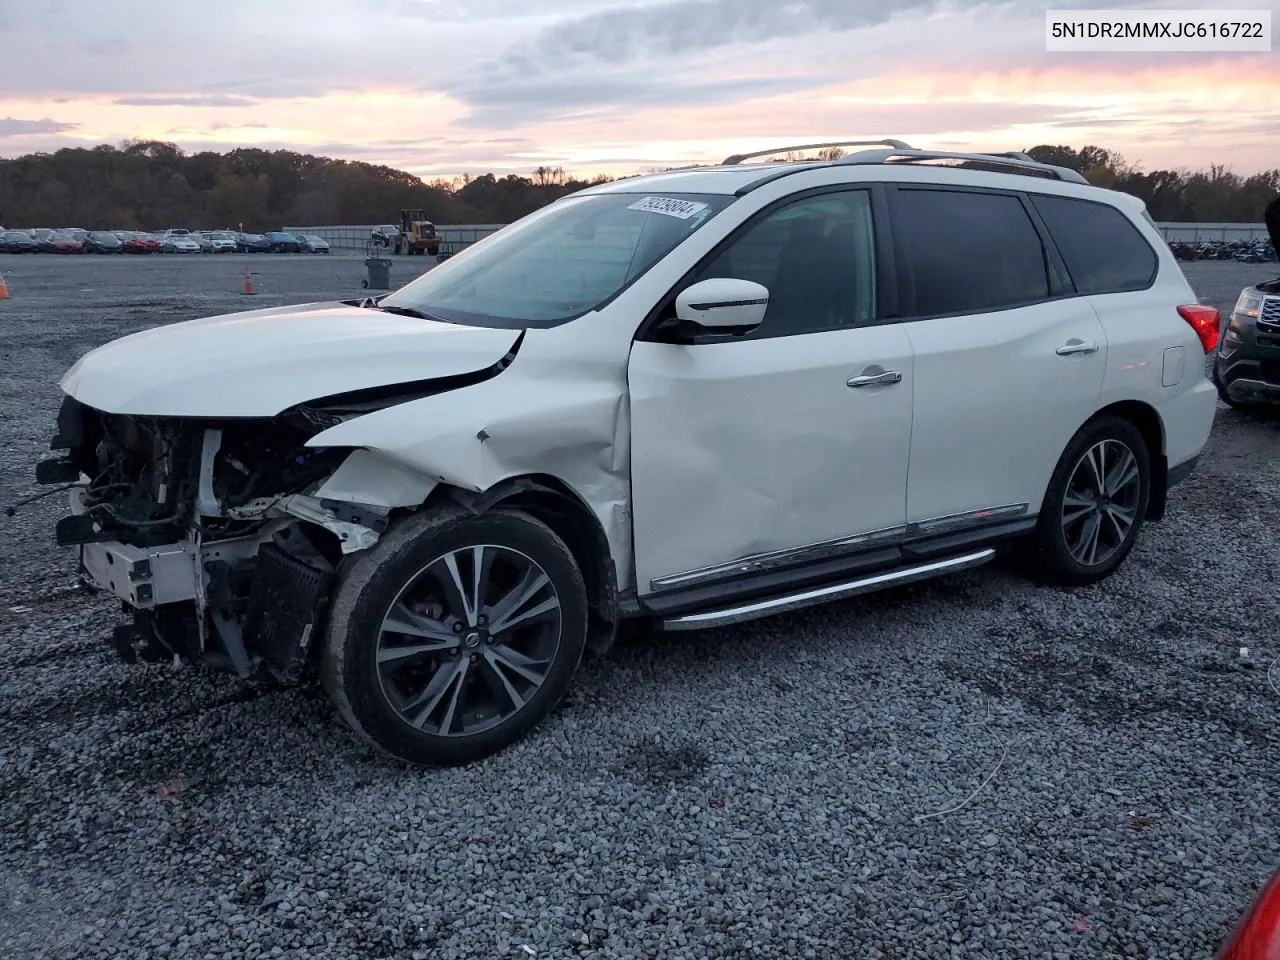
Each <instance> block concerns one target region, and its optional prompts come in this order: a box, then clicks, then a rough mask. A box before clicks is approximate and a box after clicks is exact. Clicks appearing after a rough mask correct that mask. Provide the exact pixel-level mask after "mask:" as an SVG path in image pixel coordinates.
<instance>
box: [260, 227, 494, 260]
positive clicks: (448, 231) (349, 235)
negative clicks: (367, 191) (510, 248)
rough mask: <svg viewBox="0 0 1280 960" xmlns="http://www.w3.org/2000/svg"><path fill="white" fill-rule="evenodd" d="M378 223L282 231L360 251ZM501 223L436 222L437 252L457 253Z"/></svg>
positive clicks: (293, 228) (335, 246) (292, 228)
mask: <svg viewBox="0 0 1280 960" xmlns="http://www.w3.org/2000/svg"><path fill="white" fill-rule="evenodd" d="M379 226H380V224H376V223H369V224H357V225H348V226H336V227H334V226H330V227H285V228H284V230H285V232H286V233H292V234H294V235H295V236H297V235H301V234H304V233H306V234H311V235H313V236H317V237H323V238H324V240H325V241H326V242H327V243H328V244H329V246H331V247H333V248H334V249H335V250H350V251H354V252H360V253H363V252H364V249H365V245H366V244H368V242H369V235H370V234H371V233H372V232H373V231H374V230H376V229H377V228H378V227H379ZM504 226H506V224H504V223H467V224H454V225H444V224H436V233H438V234H440V239H441V241H442V242H441V245H440V251H441V253H457V252H458V251H459V250H462V249H463V248H464V247H468V246H470V245H471V244H473V243H475V242H476V241H477V240H480V239H483V238H484V237H487V236H488V235H489V234H491V233H495V232H497V231H498V230H500V229H502V228H503V227H504Z"/></svg>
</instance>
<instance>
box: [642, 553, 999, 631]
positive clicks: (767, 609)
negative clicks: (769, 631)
mask: <svg viewBox="0 0 1280 960" xmlns="http://www.w3.org/2000/svg"><path fill="white" fill-rule="evenodd" d="M995 555H996V552H995V550H994V549H992V548H991V547H987V548H986V549H983V550H976V551H974V552H973V553H965V554H961V555H960V556H956V557H948V558H946V559H945V560H935V561H933V562H931V563H921V564H917V565H915V566H911V567H899V568H898V569H897V570H889V571H886V572H885V573H877V574H872V575H871V576H869V577H860V578H858V579H857V580H845V581H843V582H841V583H832V584H828V585H827V586H825V587H810V588H809V589H807V590H801V591H799V592H797V593H787V594H783V595H782V596H778V597H769V598H768V599H765V600H753V601H750V602H749V603H742V604H737V605H735V606H732V607H722V608H720V609H719V610H707V611H704V612H702V613H687V614H684V615H683V616H679V617H671V618H669V619H666V620H663V621H662V629H663V630H664V631H665V630H706V629H709V628H711V627H723V626H726V625H727V624H731V623H741V622H742V621H744V620H755V619H756V618H758V617H768V616H772V615H773V614H775V613H786V612H787V611H790V610H799V609H800V608H802V607H808V606H813V605H814V604H818V603H826V602H828V601H831V600H844V599H846V598H848V597H856V596H858V595H859V594H863V593H871V592H873V591H875V590H883V589H885V588H886V587H896V586H900V585H902V584H904V583H914V582H916V581H917V580H929V579H932V578H933V577H940V576H942V575H943V574H947V573H955V572H956V571H958V570H968V569H969V568H970V567H980V566H982V564H984V563H986V562H987V561H988V560H990V559H991V558H992V557H994V556H995Z"/></svg>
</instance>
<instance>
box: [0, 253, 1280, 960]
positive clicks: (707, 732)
mask: <svg viewBox="0 0 1280 960" xmlns="http://www.w3.org/2000/svg"><path fill="white" fill-rule="evenodd" d="M246 264H250V265H252V266H253V267H254V268H255V269H256V270H259V271H260V276H259V277H258V282H259V285H260V290H261V291H262V293H261V294H260V295H259V296H258V297H257V298H256V299H254V300H253V301H250V299H249V298H245V297H241V296H240V295H239V293H238V291H239V289H240V283H241V281H242V279H243V271H244V269H245V266H246ZM414 267H415V268H418V267H419V265H418V264H415V265H414ZM0 272H3V273H4V275H5V277H6V278H7V279H8V281H9V287H10V291H11V294H12V299H10V300H8V301H5V302H2V303H0V359H2V360H3V363H2V364H0V501H8V500H11V499H12V498H13V497H15V496H21V495H25V494H28V493H30V492H32V491H33V490H34V489H36V488H35V486H34V484H33V483H32V482H31V480H30V479H29V478H30V476H31V474H30V471H31V469H32V464H33V462H34V461H35V460H37V459H39V458H40V457H41V456H42V454H43V453H44V450H45V447H46V444H47V438H48V436H49V434H50V431H51V426H52V417H53V413H54V411H55V409H56V403H57V398H58V392H57V389H56V381H57V378H58V376H59V374H60V373H61V372H62V370H63V369H64V368H65V367H66V366H67V365H69V364H70V363H71V362H73V361H74V360H75V358H76V357H77V356H78V355H79V354H80V353H81V352H82V351H84V350H85V349H87V348H88V347H90V346H92V345H95V344H97V343H100V342H102V341H105V340H107V339H109V338H111V337H114V336H116V335H119V334H121V333H124V332H127V331H130V330H134V329H138V328H141V327H145V326H149V325H153V324H156V323H161V322H168V321H172V320H177V319H180V318H183V317H187V316H192V315H199V314H208V313H213V312H224V311H227V310H231V309H237V308H240V307H242V306H243V305H245V304H246V303H247V302H252V305H255V306H264V305H268V304H271V303H275V302H293V301H302V300H306V299H318V298H323V297H329V296H336V295H350V294H358V293H359V292H360V288H359V280H360V278H361V277H362V276H363V267H362V265H361V263H360V260H359V258H355V257H345V258H344V257H338V256H334V257H332V258H330V259H327V260H326V259H321V258H310V259H308V258H305V257H270V258H268V257H229V256H228V257H220V258H209V257H205V258H192V259H189V260H186V259H183V260H179V259H177V258H160V257H153V258H123V259H107V258H57V259H54V258H49V257H0ZM411 272H412V271H411V270H410V269H409V267H408V264H406V263H403V262H402V261H398V262H397V266H396V268H395V271H394V273H393V279H394V280H395V281H396V282H402V281H403V280H405V279H408V277H409V276H410V274H411ZM1187 272H1188V275H1189V276H1190V278H1191V280H1192V283H1193V284H1194V285H1195V286H1196V287H1197V289H1198V291H1199V292H1200V294H1201V295H1202V297H1203V298H1204V299H1206V300H1207V301H1209V302H1212V303H1214V304H1215V305H1217V306H1219V307H1220V308H1223V309H1225V308H1228V307H1229V306H1230V305H1231V303H1232V302H1233V301H1234V299H1235V296H1236V294H1237V292H1238V291H1239V289H1240V287H1241V286H1243V285H1245V284H1246V283H1249V282H1253V281H1256V280H1258V279H1262V278H1263V277H1265V276H1268V275H1269V274H1271V273H1274V268H1272V267H1269V266H1262V267H1244V266H1240V265H1234V264H1216V263H1210V264H1192V265H1189V267H1188V271H1187ZM1278 485H1280V419H1268V418H1262V417H1256V416H1246V415H1242V414H1240V413H1236V412H1234V411H1229V410H1226V409H1225V408H1224V409H1222V410H1221V411H1220V412H1219V416H1218V422H1217V426H1216V428H1215V431H1214V434H1213V438H1212V440H1211V441H1210V446H1209V449H1208V451H1207V452H1206V455H1205V457H1204V458H1203V460H1202V462H1201V466H1200V467H1199V469H1198V471H1197V472H1196V473H1195V474H1194V475H1193V477H1192V478H1191V479H1190V480H1188V481H1187V482H1186V483H1185V484H1184V485H1183V486H1181V487H1179V488H1178V489H1177V491H1176V493H1175V494H1174V496H1173V498H1172V502H1171V504H1170V510H1169V514H1168V518H1167V519H1166V521H1165V522H1164V523H1162V524H1159V525H1154V526H1151V527H1148V528H1147V530H1146V532H1145V533H1144V535H1143V538H1142V540H1141V542H1140V543H1139V545H1138V547H1137V549H1136V551H1135V553H1134V554H1133V555H1132V558H1131V560H1130V562H1129V563H1128V564H1127V565H1126V566H1125V567H1124V568H1123V570H1122V571H1121V572H1120V573H1118V574H1117V575H1115V576H1114V577H1112V578H1111V579H1110V580H1109V581H1107V582H1106V583H1105V584H1102V585H1099V586H1097V587H1093V588H1089V589H1083V590H1076V591H1071V592H1067V591H1058V590H1053V589H1045V588H1039V587H1036V586H1033V585H1032V584H1030V583H1028V582H1027V581H1026V580H1024V579H1023V578H1022V577H1020V576H1019V575H1018V572H1017V571H1016V570H1014V569H1011V568H1010V567H1009V566H995V567H987V568H984V569H981V570H978V571H974V572H972V573H969V574H965V575H959V576H955V577H952V578H950V579H947V580H945V581H941V582H936V583H933V584H929V585H921V586H915V587H911V588H906V589H901V590H897V591H894V592H890V593H884V594H880V595H877V596H873V597H870V598H865V599H862V600H858V601H853V602H848V603H843V604H839V605H835V606H832V607H828V608H824V609H820V610H814V611H809V612H805V613H803V614H798V615H792V616H787V617H782V618H778V619H774V620H771V621H763V622H760V623H757V624H753V625H748V626H743V627H737V628H732V629H725V630H720V631H711V632H706V633H702V634H697V635H675V636H674V637H668V638H657V639H654V638H646V639H637V640H633V641H631V642H629V643H627V644H625V645H623V646H621V647H619V648H618V649H616V650H615V651H614V652H613V653H611V654H610V655H609V656H608V657H607V658H605V659H603V660H596V661H594V662H590V663H588V664H587V665H586V666H585V667H584V670H583V671H582V673H581V674H580V676H579V679H578V682H577V684H576V687H575V688H574V692H573V694H572V697H571V700H570V702H568V703H567V704H566V705H565V706H564V707H563V708H562V709H561V710H560V712H559V713H558V715H557V716H555V717H553V718H551V719H550V720H549V721H548V722H546V723H544V724H543V726H542V727H541V728H540V729H539V730H538V731H537V732H536V733H535V734H534V735H533V736H532V737H530V738H529V739H527V740H525V741H524V742H522V743H521V744H519V745H517V746H516V747H514V748H512V749H510V750H509V751H507V752H505V753H503V754H502V755H500V756H498V757H495V758H492V759H491V760H489V761H487V762H484V763H481V764H479V765H476V766H473V767H470V768H466V769H460V770H449V771H443V772H437V771H433V772H426V773H423V772H406V771H405V770H403V769H400V768H396V767H392V766H389V765H388V764H387V763H385V762H383V761H382V760H381V759H379V758H377V757H375V756H374V755H372V754H371V753H370V751H369V750H367V749H365V748H364V747H363V746H361V745H360V744H359V743H357V741H356V740H355V738H354V737H353V736H352V735H350V734H349V733H348V732H347V730H346V728H345V727H344V726H343V725H342V723H341V722H340V720H339V719H338V718H337V717H336V715H335V713H334V712H333V711H332V710H331V709H330V707H329V706H328V704H327V702H326V701H325V699H324V697H323V695H322V694H321V693H320V692H319V691H318V690H317V689H315V688H313V687H304V688H302V689H295V690H285V691H282V690H277V689H268V688H255V687H253V686H250V685H247V684H242V683H239V682H237V681H235V680H234V679H230V678H226V677H221V676H208V675H204V674H201V673H199V672H195V671H191V670H185V669H174V668H170V667H167V666H149V667H130V666H126V665H124V664H121V663H119V662H117V661H116V660H114V659H113V657H112V656H111V655H110V654H109V653H108V651H107V648H106V646H105V643H104V640H105V638H106V636H107V635H108V633H109V629H110V627H111V626H112V625H113V624H114V623H116V622H117V615H118V608H116V609H113V606H112V604H110V603H108V602H105V601H103V600H101V599H98V598H96V597H87V596H84V595H81V594H79V593H78V592H77V591H76V590H75V589H74V587H73V584H72V573H73V564H72V557H71V554H70V552H69V551H61V550H59V549H56V548H55V547H54V546H53V544H52V532H51V528H52V524H53V522H54V519H55V517H56V516H57V515H58V513H59V511H60V510H61V504H60V503H56V502H52V501H44V502H41V503H38V504H34V505H32V506H30V507H26V508H24V509H23V510H21V511H20V512H19V513H18V514H17V516H15V517H13V518H11V519H7V520H6V519H4V518H0V530H3V536H2V537H0V563H3V568H4V575H3V579H2V581H0V911H2V912H0V956H3V957H22V958H26V957H75V958H77V960H82V958H83V960H90V958H99V957H148V958H150V957H201V956H203V957H282V956H291V957H324V958H337V960H341V958H348V957H349V958H397V960H399V958H412V957H431V958H437V957H439V958H454V957H486V958H490V957H507V956H511V957H522V956H523V957H531V956H532V957H574V956H584V957H586V956H590V957H601V958H605V957H608V958H614V957H617V958H621V957H636V958H642V957H643V958H653V957H664V958H668V957H670V958H675V957H690V958H695V957H696V958H703V957H748V956H750V957H791V956H795V957H839V958H855V957H857V958H863V957H868V958H870V957H896V958H901V957H916V956H919V957H959V956H965V957H968V956H983V957H987V956H989V957H1046V958H1055V960H1056V958H1077V957H1159V958H1161V960H1165V958H1181V957H1186V958H1191V957H1201V958H1203V957H1208V956H1211V955H1212V953H1213V951H1214V949H1215V948H1216V946H1217V945H1218V944H1219V943H1220V941H1221V940H1222V938H1223V937H1225V936H1226V935H1227V933H1228V932H1229V930H1230V928H1231V926H1232V924H1233V923H1234V921H1235V919H1236V917H1237V916H1238V914H1239V913H1240V911H1241V910H1242V908H1243V907H1244V906H1245V905H1246V904H1247V902H1248V900H1249V899H1250V897H1251V896H1252V895H1253V893H1254V891H1255V889H1256V888H1257V887H1258V886H1259V885H1260V884H1261V883H1262V882H1263V881H1264V879H1265V878H1266V877H1267V875H1268V874H1269V873H1270V871H1271V869H1272V868H1273V867H1274V866H1276V864H1277V862H1278V861H1280V856H1278V855H1277V850H1276V837H1277V836H1280V811H1278V810H1277V807H1276V804H1275V802H1274V796H1275V794H1276V791H1277V789H1280V775H1278V774H1277V772H1276V771H1277V765H1276V760H1277V749H1276V744H1277V733H1276V724H1275V717H1276V712H1277V710H1278V709H1280V693H1278V692H1277V691H1276V690H1275V689H1273V688H1272V686H1270V685H1269V683H1268V677H1267V672H1268V670H1267V668H1268V666H1269V665H1271V664H1272V662H1273V661H1274V660H1276V658H1277V657H1280V636H1277V630H1276V624H1277V613H1278V612H1280V603H1278V602H1277V573H1276V571H1277V561H1278V560H1280V550H1278V548H1277V543H1278V542H1280V541H1278V540H1277V534H1278V533H1280V523H1278V522H1277V520H1276V514H1275V512H1274V510H1273V509H1272V507H1271V500H1270V497H1271V496H1272V495H1273V493H1274V491H1275V490H1276V489H1277V486H1278ZM1242 646H1247V647H1248V648H1249V650H1250V659H1249V660H1248V662H1242V661H1241V659H1240V656H1239V653H1238V651H1239V648H1240V647H1242ZM1276 674H1280V667H1277V670H1276ZM975 792H976V795H975ZM966 801H968V802H967V803H966Z"/></svg>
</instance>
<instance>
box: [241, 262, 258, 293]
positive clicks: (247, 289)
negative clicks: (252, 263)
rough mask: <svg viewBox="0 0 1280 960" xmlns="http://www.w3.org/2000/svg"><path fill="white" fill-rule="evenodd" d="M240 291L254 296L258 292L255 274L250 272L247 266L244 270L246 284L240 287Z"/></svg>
mask: <svg viewBox="0 0 1280 960" xmlns="http://www.w3.org/2000/svg"><path fill="white" fill-rule="evenodd" d="M240 292H241V293H243V294H244V295H245V296H252V295H253V294H255V293H257V292H258V291H257V290H255V289H254V286H253V274H251V273H250V272H249V268H248V267H246V268H245V271H244V286H243V287H241V288H240Z"/></svg>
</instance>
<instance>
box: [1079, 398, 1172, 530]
mask: <svg viewBox="0 0 1280 960" xmlns="http://www.w3.org/2000/svg"><path fill="white" fill-rule="evenodd" d="M1107 416H1112V417H1119V418H1120V419H1122V420H1128V421H1129V422H1130V423H1132V424H1133V425H1134V427H1136V428H1137V430H1138V432H1139V433H1141V434H1142V439H1143V440H1144V441H1145V442H1146V444H1147V453H1148V454H1149V455H1150V457H1151V463H1150V467H1151V493H1150V496H1149V497H1148V499H1147V513H1146V519H1148V520H1157V521H1158V520H1162V519H1163V518H1164V511H1165V504H1166V502H1167V500H1168V494H1169V460H1168V457H1167V456H1166V454H1165V430H1164V421H1163V420H1162V419H1161V417H1160V412H1159V411H1158V410H1156V408H1155V407H1153V406H1151V404H1149V403H1143V402H1142V401H1141V400H1120V401H1118V402H1116V403H1112V404H1110V405H1108V406H1105V407H1103V408H1102V409H1101V410H1099V411H1098V412H1097V413H1096V414H1094V416H1093V417H1092V418H1091V419H1094V420H1096V419H1098V418H1100V417H1107Z"/></svg>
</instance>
